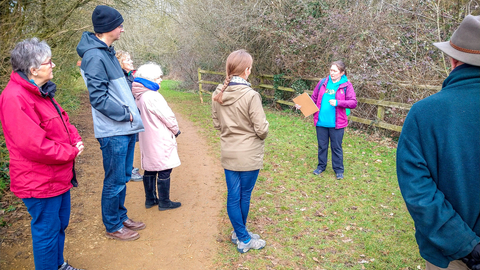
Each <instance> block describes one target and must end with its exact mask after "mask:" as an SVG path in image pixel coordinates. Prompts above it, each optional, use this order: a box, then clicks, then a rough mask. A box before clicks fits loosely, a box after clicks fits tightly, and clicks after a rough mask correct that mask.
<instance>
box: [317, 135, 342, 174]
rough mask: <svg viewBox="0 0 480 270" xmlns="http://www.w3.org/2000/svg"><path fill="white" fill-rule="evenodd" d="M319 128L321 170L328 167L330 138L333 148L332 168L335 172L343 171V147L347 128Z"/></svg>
mask: <svg viewBox="0 0 480 270" xmlns="http://www.w3.org/2000/svg"><path fill="white" fill-rule="evenodd" d="M316 128H317V142H318V165H317V168H319V169H320V170H321V171H325V169H326V168H327V160H328V141H329V139H330V143H331V150H332V168H333V171H334V172H335V173H343V172H344V167H343V149H342V141H343V134H344V131H345V129H344V128H340V129H335V128H326V127H316Z"/></svg>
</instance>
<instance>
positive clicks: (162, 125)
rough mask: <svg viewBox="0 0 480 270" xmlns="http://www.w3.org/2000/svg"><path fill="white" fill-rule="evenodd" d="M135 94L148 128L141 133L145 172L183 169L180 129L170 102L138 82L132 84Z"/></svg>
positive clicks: (141, 149) (143, 120)
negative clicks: (179, 143) (178, 136)
mask: <svg viewBox="0 0 480 270" xmlns="http://www.w3.org/2000/svg"><path fill="white" fill-rule="evenodd" d="M132 93H133V96H134V97H135V103H136V104H137V107H138V109H139V110H140V115H141V116H142V122H143V125H144V126H145V132H140V133H139V140H140V151H141V157H142V158H141V160H142V169H144V170H147V171H163V170H166V169H171V168H175V167H178V166H180V158H179V157H178V153H177V141H176V140H175V134H177V133H178V131H179V128H178V123H177V119H176V118H175V114H174V113H173V111H172V110H171V109H170V107H169V106H168V104H167V101H166V100H165V98H163V96H162V95H161V94H160V93H159V92H156V91H152V90H150V89H148V88H146V87H145V86H143V84H141V83H137V82H133V84H132Z"/></svg>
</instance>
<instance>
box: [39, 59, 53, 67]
mask: <svg viewBox="0 0 480 270" xmlns="http://www.w3.org/2000/svg"><path fill="white" fill-rule="evenodd" d="M43 65H50V67H53V65H55V64H54V63H53V62H52V58H50V60H48V62H46V63H42V64H40V66H43Z"/></svg>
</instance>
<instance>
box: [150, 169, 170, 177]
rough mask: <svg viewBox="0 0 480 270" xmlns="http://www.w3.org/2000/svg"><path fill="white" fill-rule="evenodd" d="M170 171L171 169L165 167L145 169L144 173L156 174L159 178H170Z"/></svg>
mask: <svg viewBox="0 0 480 270" xmlns="http://www.w3.org/2000/svg"><path fill="white" fill-rule="evenodd" d="M171 173H172V169H166V170H163V171H145V172H144V175H153V176H155V175H157V174H158V178H159V179H168V178H170V174H171Z"/></svg>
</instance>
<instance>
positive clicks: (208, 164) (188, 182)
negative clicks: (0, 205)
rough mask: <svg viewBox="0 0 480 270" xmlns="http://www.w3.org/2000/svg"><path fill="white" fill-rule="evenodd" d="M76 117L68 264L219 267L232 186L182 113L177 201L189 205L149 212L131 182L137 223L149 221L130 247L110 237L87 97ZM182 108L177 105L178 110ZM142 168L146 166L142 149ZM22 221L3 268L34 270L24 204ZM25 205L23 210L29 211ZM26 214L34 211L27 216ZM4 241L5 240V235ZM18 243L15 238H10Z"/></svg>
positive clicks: (4, 250) (5, 247)
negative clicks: (78, 142) (81, 147)
mask: <svg viewBox="0 0 480 270" xmlns="http://www.w3.org/2000/svg"><path fill="white" fill-rule="evenodd" d="M82 103H83V104H82V105H83V106H82V108H83V109H82V110H81V111H80V112H79V113H78V114H77V115H75V116H74V117H72V118H73V119H72V122H73V123H74V124H75V125H76V126H77V128H78V129H79V131H80V133H81V135H82V138H83V141H84V143H85V151H84V152H83V153H82V155H81V156H80V158H79V159H78V161H77V170H78V174H79V182H80V187H78V188H74V189H72V213H71V217H70V225H69V227H68V229H67V239H66V244H65V259H68V260H69V262H70V263H71V264H72V265H73V266H75V267H81V268H85V269H89V270H91V269H211V268H214V266H213V258H214V256H215V254H216V250H217V246H218V245H219V244H218V243H217V239H223V238H224V237H221V236H220V235H219V223H220V222H221V220H222V219H221V218H220V217H219V214H220V211H221V209H222V207H223V199H222V194H223V192H224V185H223V180H222V168H221V166H220V165H219V162H218V160H216V159H215V158H214V157H212V156H211V155H209V154H208V146H207V143H206V141H205V140H204V138H202V137H201V136H200V135H199V133H198V132H197V129H196V127H195V126H194V125H193V124H192V123H191V122H189V121H188V120H186V119H183V118H182V116H181V115H179V114H178V113H176V116H177V119H178V121H179V126H180V129H181V131H182V134H181V135H180V136H179V137H178V140H177V141H178V149H179V155H180V160H181V161H182V165H181V166H180V167H178V168H175V169H174V170H173V173H172V187H171V199H172V200H174V201H180V202H181V203H182V207H180V208H178V209H175V210H170V211H158V209H157V208H155V207H154V208H151V209H145V206H144V202H145V201H144V200H145V195H144V190H143V183H142V182H129V183H128V184H127V199H126V207H127V209H128V215H129V217H130V218H132V219H134V220H141V221H143V222H145V223H146V225H147V228H146V229H145V230H142V231H140V235H141V237H140V239H138V240H136V241H133V242H122V241H116V240H110V239H107V238H105V236H104V233H105V227H104V226H103V223H102V218H101V208H100V197H101V192H102V182H103V167H102V154H101V151H100V148H99V144H98V142H97V140H96V139H95V138H94V134H93V124H92V117H91V111H90V106H89V104H88V99H87V97H86V96H85V97H83V102H82ZM172 107H173V109H174V111H175V108H174V106H172ZM135 154H136V155H135V162H134V165H135V167H140V158H139V154H140V151H139V147H138V144H137V147H136V153H135ZM19 207H20V208H21V209H20V211H18V213H19V215H23V216H22V217H20V220H17V221H16V222H15V223H14V224H13V225H12V226H11V227H9V228H8V229H7V230H6V231H5V232H2V233H5V234H7V237H6V240H5V241H3V243H2V246H1V249H0V251H1V253H0V268H1V269H33V268H34V267H33V254H32V245H31V238H30V225H29V223H30V218H29V217H30V216H29V215H28V212H26V210H25V209H24V206H23V205H22V204H19ZM22 208H23V209H22ZM25 213H26V214H25ZM2 237H3V236H2ZM8 239H10V241H8Z"/></svg>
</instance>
